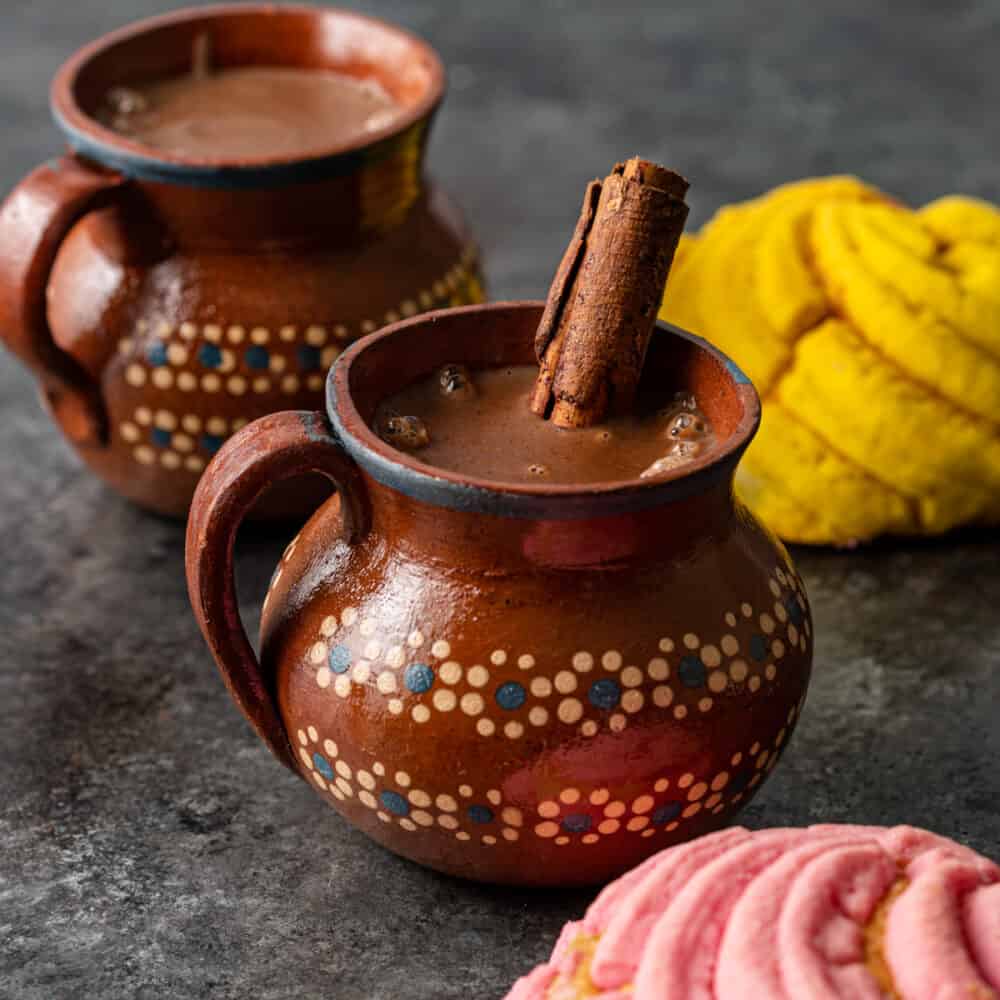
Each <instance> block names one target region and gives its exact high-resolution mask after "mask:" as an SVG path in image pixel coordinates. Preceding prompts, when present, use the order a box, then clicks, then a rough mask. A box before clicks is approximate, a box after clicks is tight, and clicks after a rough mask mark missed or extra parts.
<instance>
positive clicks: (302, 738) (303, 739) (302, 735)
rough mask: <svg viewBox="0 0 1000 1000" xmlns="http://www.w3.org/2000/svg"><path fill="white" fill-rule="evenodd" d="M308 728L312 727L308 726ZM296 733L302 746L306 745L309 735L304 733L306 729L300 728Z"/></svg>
mask: <svg viewBox="0 0 1000 1000" xmlns="http://www.w3.org/2000/svg"><path fill="white" fill-rule="evenodd" d="M310 728H312V727H311V726H310ZM296 735H297V736H298V738H299V742H300V743H301V744H302V745H303V746H305V745H306V744H307V743H308V742H309V737H308V736H307V735H306V731H305V730H304V729H300V730H299V731H298V733H296Z"/></svg>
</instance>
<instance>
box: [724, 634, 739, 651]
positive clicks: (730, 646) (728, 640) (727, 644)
mask: <svg viewBox="0 0 1000 1000" xmlns="http://www.w3.org/2000/svg"><path fill="white" fill-rule="evenodd" d="M719 645H720V646H722V652H723V653H725V654H726V656H735V655H736V654H737V653H738V652H739V651H740V643H739V640H738V639H737V638H736V636H735V635H724V636H723V637H722V640H721V641H720V643H719Z"/></svg>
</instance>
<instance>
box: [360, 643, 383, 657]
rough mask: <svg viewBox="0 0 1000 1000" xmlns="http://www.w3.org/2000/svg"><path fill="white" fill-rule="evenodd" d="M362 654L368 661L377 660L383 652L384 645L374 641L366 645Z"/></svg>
mask: <svg viewBox="0 0 1000 1000" xmlns="http://www.w3.org/2000/svg"><path fill="white" fill-rule="evenodd" d="M362 652H363V653H364V655H365V657H366V658H367V659H369V660H377V659H378V658H379V654H380V653H381V652H382V644H381V643H380V642H379V641H378V640H377V639H372V640H371V642H367V643H365V648H364V650H362Z"/></svg>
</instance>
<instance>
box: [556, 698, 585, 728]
mask: <svg viewBox="0 0 1000 1000" xmlns="http://www.w3.org/2000/svg"><path fill="white" fill-rule="evenodd" d="M581 715H583V705H582V704H581V703H580V701H579V700H578V699H576V698H563V700H562V701H561V702H559V709H558V716H559V720H560V721H561V722H565V723H567V724H572V723H574V722H578V721H579V719H580V716H581Z"/></svg>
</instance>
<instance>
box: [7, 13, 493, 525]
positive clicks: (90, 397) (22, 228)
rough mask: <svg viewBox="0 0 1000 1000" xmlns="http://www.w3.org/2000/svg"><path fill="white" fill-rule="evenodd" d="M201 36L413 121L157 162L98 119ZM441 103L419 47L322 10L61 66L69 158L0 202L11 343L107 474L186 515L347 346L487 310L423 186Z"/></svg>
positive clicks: (135, 495)
mask: <svg viewBox="0 0 1000 1000" xmlns="http://www.w3.org/2000/svg"><path fill="white" fill-rule="evenodd" d="M205 33H208V34H210V36H211V40H212V50H213V58H214V59H215V61H216V64H217V65H219V66H241V65H256V64H264V65H286V66H297V67H303V68H310V67H313V68H325V69H333V70H336V71H337V72H342V73H348V74H352V75H356V76H359V77H372V78H374V79H377V81H378V82H379V84H380V85H381V86H382V87H383V88H384V89H385V90H386V92H387V93H389V94H390V95H391V96H392V98H393V100H394V101H395V102H396V103H397V105H398V106H399V108H400V111H399V114H398V116H397V117H396V118H395V119H394V121H393V122H392V123H391V124H387V125H386V127H385V128H382V129H379V130H376V131H375V132H374V133H373V134H371V135H370V136H369V137H368V138H367V139H366V140H365V141H364V142H360V143H359V142H358V141H357V140H355V141H354V142H353V143H347V144H343V143H341V144H340V145H338V144H337V143H336V142H333V143H331V142H326V143H325V144H324V142H323V140H322V137H320V138H318V139H317V144H316V146H315V147H312V148H309V149H307V150H303V152H302V154H301V155H300V156H298V157H288V156H285V157H284V158H281V157H273V156H269V155H268V154H267V151H266V150H262V151H261V154H260V156H259V157H257V158H254V159H248V160H241V161H227V160H220V159H212V158H211V157H207V158H203V159H194V158H188V159H185V158H182V157H178V156H174V155H172V154H169V153H162V152H157V151H155V150H150V149H149V148H146V147H143V146H141V144H138V143H135V142H133V141H132V140H130V139H127V138H125V137H123V136H121V135H117V134H116V133H115V132H113V131H112V130H110V129H108V128H105V127H103V126H102V125H100V124H99V123H98V122H97V121H96V119H95V118H94V117H93V115H94V113H95V112H96V109H97V107H98V106H99V104H100V101H101V100H102V98H103V95H104V94H106V93H107V91H108V90H109V89H110V88H112V87H114V86H120V85H130V84H131V85H141V84H142V83H143V82H144V81H149V80H154V79H158V78H162V77H163V76H164V75H169V74H171V73H179V72H182V71H183V68H184V67H185V66H187V65H189V62H190V56H191V45H192V42H193V40H194V39H195V38H197V37H198V36H199V35H202V34H205ZM442 92H443V70H442V68H441V65H440V63H439V61H438V60H437V58H436V56H435V55H434V53H433V51H432V50H431V49H430V48H429V47H428V46H426V45H425V44H424V43H423V42H421V41H419V40H418V39H416V38H414V37H413V36H410V35H408V34H406V33H405V32H402V31H401V30H399V29H396V28H394V27H392V26H390V25H386V24H383V23H382V22H378V21H374V20H371V19H368V18H364V17H360V16H358V15H354V14H349V13H346V12H343V11H336V10H329V9H325V10H324V9H318V8H317V9H310V8H296V7H288V8H277V7H274V6H271V5H253V4H248V5H238V6H235V7H219V8H208V9H202V10H192V11H184V12H179V13H177V14H172V15H169V16H167V17H164V18H158V19H154V20H153V21H150V22H143V23H141V24H138V25H134V26H131V27H129V28H126V29H124V30H122V31H120V32H116V33H115V34H113V35H110V36H107V37H105V38H104V39H102V40H100V41H98V42H96V43H94V44H93V45H91V46H89V47H88V48H86V49H84V50H81V52H80V53H78V54H77V55H76V56H75V57H74V58H73V59H71V60H70V61H69V62H68V63H67V64H66V66H64V67H63V69H62V70H61V71H60V73H59V74H58V76H57V78H56V81H55V83H54V85H53V108H54V111H55V114H56V116H57V119H58V120H59V122H60V124H61V125H62V127H63V129H64V131H66V132H67V134H68V136H69V138H70V142H71V144H72V146H73V148H74V149H75V150H76V152H75V154H74V153H71V154H70V155H68V156H67V157H64V158H62V159H61V160H58V161H56V162H55V163H54V164H47V165H45V166H43V167H40V168H38V170H36V171H35V172H34V173H33V174H32V175H31V176H30V177H29V178H27V179H26V181H24V182H23V183H22V184H21V185H20V186H19V187H18V189H16V190H15V191H14V193H13V194H12V195H11V196H10V197H9V198H8V199H7V201H6V203H5V204H4V205H3V207H2V208H0V335H2V336H3V338H4V340H5V341H6V342H7V344H8V346H10V347H11V348H12V349H13V350H14V351H15V352H16V353H17V354H19V355H20V356H21V358H22V359H23V360H25V362H26V363H27V364H29V365H30V366H31V367H32V369H33V370H34V371H35V372H36V374H37V375H38V378H39V381H40V384H41V387H42V391H43V394H44V395H45V397H46V399H47V401H48V403H49V405H50V409H51V410H52V412H53V415H54V419H55V420H56V422H57V423H58V424H59V426H60V428H61V429H62V430H63V432H64V433H65V434H66V436H67V437H68V438H69V439H70V441H71V442H73V444H74V446H75V447H76V448H77V450H78V451H79V453H80V455H81V457H82V458H83V459H84V461H85V462H86V463H87V464H88V465H89V466H90V467H91V468H92V469H93V470H94V471H95V472H96V473H97V474H98V475H100V476H101V477H102V478H103V479H104V480H106V481H107V482H108V483H109V484H110V485H111V486H112V487H114V488H115V489H116V490H118V491H119V492H121V493H122V494H124V495H125V496H127V497H129V498H131V499H133V500H135V501H136V502H138V503H140V504H143V505H144V506H147V507H150V508H152V509H154V510H157V511H160V512H163V513H167V514H173V515H183V514H184V513H185V512H186V511H187V508H188V506H189V503H190V499H191V496H192V493H193V491H194V487H195V484H196V483H197V481H198V478H199V476H200V475H201V472H202V470H203V468H204V466H205V464H206V463H207V462H208V461H209V459H210V458H211V456H212V455H213V454H214V453H215V452H216V451H217V450H218V448H219V447H220V446H221V444H222V442H223V441H224V440H225V439H226V438H227V437H228V436H229V435H230V434H232V433H233V432H234V431H235V430H237V429H239V428H240V427H241V426H243V425H244V424H246V423H248V422H249V421H251V420H253V419H255V418H257V417H260V416H263V415H264V414H266V413H269V412H272V411H275V410H278V409H282V408H287V407H292V408H296V407H299V408H302V407H305V408H309V409H315V408H316V407H318V406H320V405H322V398H323V384H324V376H325V373H326V371H327V369H328V368H329V366H330V364H331V362H332V361H333V359H334V358H335V357H336V356H337V355H338V354H339V353H340V351H341V350H342V349H343V347H344V346H345V345H346V344H347V343H349V342H350V341H352V340H353V339H356V338H357V337H359V336H361V335H363V334H366V333H368V332H371V331H372V330H374V329H377V328H379V327H381V326H382V325H384V324H386V323H391V322H394V321H395V320H398V319H399V318H400V317H402V316H409V315H413V314H415V313H417V312H421V311H424V310H427V309H431V308H436V307H441V306H446V305H453V304H459V303H464V302H470V301H479V300H480V299H481V298H482V289H481V285H480V280H479V269H478V260H477V253H476V249H475V247H474V245H473V244H472V242H471V240H470V237H469V235H468V233H467V231H466V230H465V227H464V225H463V223H462V220H461V218H460V216H459V214H458V213H457V211H456V210H455V208H454V207H453V206H452V205H451V204H450V202H449V201H448V200H447V198H446V197H445V196H444V194H443V193H442V192H441V191H440V190H439V189H437V188H436V187H434V186H433V185H429V184H426V183H425V182H424V178H423V156H424V149H425V144H426V139H427V134H428V129H429V126H430V122H431V119H432V117H433V114H434V111H435V110H436V107H437V104H438V103H439V101H440V98H441V95H442ZM96 161H99V163H98V162H96ZM102 164H103V165H102ZM112 168H114V169H112ZM289 509H290V507H288V506H285V505H284V504H283V503H278V504H277V505H275V506H273V507H272V513H275V514H280V513H285V512H287V511H288V510H289Z"/></svg>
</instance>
